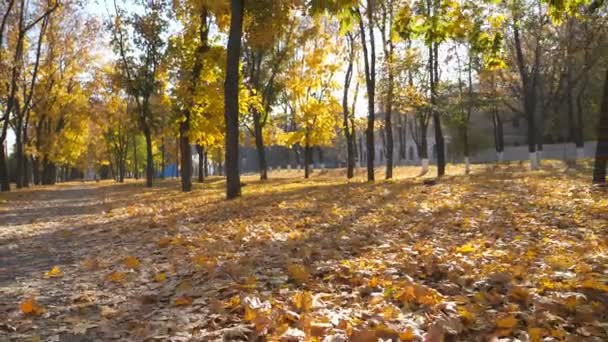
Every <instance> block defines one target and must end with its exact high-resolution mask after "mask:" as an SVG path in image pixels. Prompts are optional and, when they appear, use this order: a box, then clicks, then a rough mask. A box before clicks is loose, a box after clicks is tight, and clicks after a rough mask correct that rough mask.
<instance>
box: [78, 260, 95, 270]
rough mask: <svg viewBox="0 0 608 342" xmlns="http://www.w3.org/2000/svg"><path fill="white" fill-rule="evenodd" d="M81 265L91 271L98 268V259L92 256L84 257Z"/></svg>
mask: <svg viewBox="0 0 608 342" xmlns="http://www.w3.org/2000/svg"><path fill="white" fill-rule="evenodd" d="M81 265H82V268H84V269H85V270H86V271H93V270H96V269H98V268H99V261H97V259H94V258H86V259H84V260H83V261H82V263H81Z"/></svg>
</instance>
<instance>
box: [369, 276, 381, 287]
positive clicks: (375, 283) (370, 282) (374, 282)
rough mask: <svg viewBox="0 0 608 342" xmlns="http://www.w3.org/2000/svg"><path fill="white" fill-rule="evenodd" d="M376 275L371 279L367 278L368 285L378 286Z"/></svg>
mask: <svg viewBox="0 0 608 342" xmlns="http://www.w3.org/2000/svg"><path fill="white" fill-rule="evenodd" d="M378 283H379V281H378V277H372V279H370V280H369V284H368V285H369V287H376V286H378Z"/></svg>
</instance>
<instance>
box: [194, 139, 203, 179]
mask: <svg viewBox="0 0 608 342" xmlns="http://www.w3.org/2000/svg"><path fill="white" fill-rule="evenodd" d="M196 152H198V182H199V183H203V182H204V181H205V149H204V148H203V146H202V145H200V144H197V145H196Z"/></svg>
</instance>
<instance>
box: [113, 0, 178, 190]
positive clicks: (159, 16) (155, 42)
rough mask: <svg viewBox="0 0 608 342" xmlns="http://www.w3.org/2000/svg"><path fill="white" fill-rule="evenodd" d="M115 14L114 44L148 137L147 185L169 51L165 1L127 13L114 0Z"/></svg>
mask: <svg viewBox="0 0 608 342" xmlns="http://www.w3.org/2000/svg"><path fill="white" fill-rule="evenodd" d="M114 9H115V16H114V17H113V18H112V22H110V23H108V24H109V27H110V28H111V29H112V32H113V33H112V45H113V47H114V49H115V51H116V53H117V54H118V56H119V58H120V65H121V71H122V73H123V77H124V84H125V90H126V92H127V93H128V94H129V95H130V96H132V98H133V99H134V100H135V103H136V106H137V111H136V115H137V120H138V123H139V126H140V129H141V131H142V133H143V134H144V137H145V139H146V186H148V187H151V186H152V181H153V178H154V154H153V153H154V152H153V146H152V134H153V130H154V126H155V117H154V115H153V113H152V111H151V108H150V107H151V106H150V99H151V98H152V96H153V95H155V94H156V93H158V91H159V89H160V88H161V82H160V79H159V74H160V73H161V62H162V59H163V56H164V53H165V45H166V43H165V40H164V38H163V36H162V35H163V33H164V32H165V31H166V29H167V25H168V22H167V19H166V18H165V17H164V14H163V11H164V3H163V2H162V1H160V2H150V3H149V4H148V5H147V6H145V7H144V10H143V14H141V15H140V14H138V13H134V14H131V15H129V16H128V15H127V13H126V11H125V10H124V9H122V8H120V7H119V6H118V5H117V3H116V1H114Z"/></svg>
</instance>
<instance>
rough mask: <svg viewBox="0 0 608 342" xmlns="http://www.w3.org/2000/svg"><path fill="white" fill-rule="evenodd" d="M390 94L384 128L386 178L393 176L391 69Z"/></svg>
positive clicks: (387, 100)
mask: <svg viewBox="0 0 608 342" xmlns="http://www.w3.org/2000/svg"><path fill="white" fill-rule="evenodd" d="M388 83H389V85H388V89H389V90H388V94H387V99H386V113H385V115H386V116H385V118H384V125H385V126H384V130H385V132H386V179H391V178H393V122H392V111H393V75H392V71H389V76H388Z"/></svg>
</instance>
